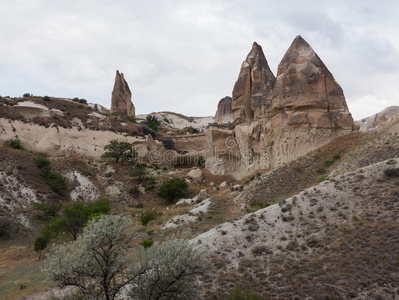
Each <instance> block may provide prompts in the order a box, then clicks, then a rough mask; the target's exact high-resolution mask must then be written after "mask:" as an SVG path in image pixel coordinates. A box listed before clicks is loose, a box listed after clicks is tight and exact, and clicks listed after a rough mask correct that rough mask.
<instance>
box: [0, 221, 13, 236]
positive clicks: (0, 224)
mask: <svg viewBox="0 0 399 300" xmlns="http://www.w3.org/2000/svg"><path fill="white" fill-rule="evenodd" d="M10 231H11V222H10V221H8V220H5V219H0V238H3V239H6V238H9V237H10Z"/></svg>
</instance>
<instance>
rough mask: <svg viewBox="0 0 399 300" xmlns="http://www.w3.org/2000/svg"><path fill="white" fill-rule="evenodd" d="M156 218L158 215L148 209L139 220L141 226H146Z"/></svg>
mask: <svg viewBox="0 0 399 300" xmlns="http://www.w3.org/2000/svg"><path fill="white" fill-rule="evenodd" d="M157 218H158V214H157V213H156V212H155V211H153V210H150V209H148V210H146V211H145V212H143V213H142V214H141V215H140V217H139V220H140V222H141V224H143V225H144V226H147V224H148V222H150V221H153V220H156V219H157Z"/></svg>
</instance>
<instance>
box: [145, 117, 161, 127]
mask: <svg viewBox="0 0 399 300" xmlns="http://www.w3.org/2000/svg"><path fill="white" fill-rule="evenodd" d="M144 123H145V124H147V126H148V127H150V128H151V129H152V130H155V131H157V130H158V128H159V125H161V121H159V120H158V119H157V117H156V116H147V117H146V118H145V121H144Z"/></svg>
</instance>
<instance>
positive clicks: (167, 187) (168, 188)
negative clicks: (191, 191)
mask: <svg viewBox="0 0 399 300" xmlns="http://www.w3.org/2000/svg"><path fill="white" fill-rule="evenodd" d="M187 188H188V184H187V182H186V181H185V180H184V179H181V178H175V179H171V180H168V181H166V182H165V183H164V184H163V185H161V187H160V188H159V191H158V193H157V195H158V196H159V197H161V198H163V199H165V200H166V201H168V202H169V203H174V202H176V200H177V199H179V198H181V197H182V196H183V195H184V193H185V191H186V190H187Z"/></svg>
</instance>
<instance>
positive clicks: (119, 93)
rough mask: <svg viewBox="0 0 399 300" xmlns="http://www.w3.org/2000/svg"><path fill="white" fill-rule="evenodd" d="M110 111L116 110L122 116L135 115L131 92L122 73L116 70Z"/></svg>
mask: <svg viewBox="0 0 399 300" xmlns="http://www.w3.org/2000/svg"><path fill="white" fill-rule="evenodd" d="M110 111H111V113H113V112H117V113H118V114H120V115H123V116H132V117H134V116H135V115H136V110H135V107H134V105H133V103H132V92H131V91H130V89H129V85H128V84H127V82H126V80H125V77H124V75H123V73H119V71H118V70H117V71H116V76H115V84H114V89H113V90H112V98H111V110H110Z"/></svg>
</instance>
